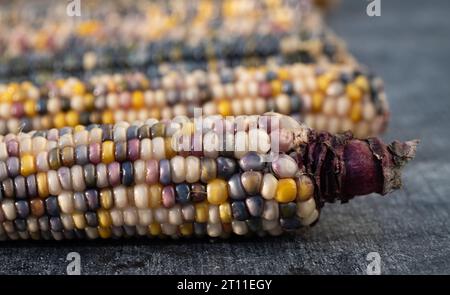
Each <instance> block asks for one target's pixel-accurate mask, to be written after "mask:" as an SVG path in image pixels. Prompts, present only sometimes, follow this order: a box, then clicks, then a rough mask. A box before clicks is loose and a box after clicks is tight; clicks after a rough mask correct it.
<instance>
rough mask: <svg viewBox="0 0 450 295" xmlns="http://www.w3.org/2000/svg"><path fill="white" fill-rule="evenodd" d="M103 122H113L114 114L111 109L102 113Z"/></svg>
mask: <svg viewBox="0 0 450 295" xmlns="http://www.w3.org/2000/svg"><path fill="white" fill-rule="evenodd" d="M102 123H103V124H114V114H113V112H112V111H110V110H107V111H104V112H103V113H102Z"/></svg>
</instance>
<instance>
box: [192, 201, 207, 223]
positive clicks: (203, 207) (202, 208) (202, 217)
mask: <svg viewBox="0 0 450 295" xmlns="http://www.w3.org/2000/svg"><path fill="white" fill-rule="evenodd" d="M195 221H196V222H207V221H208V203H207V202H201V203H197V204H195Z"/></svg>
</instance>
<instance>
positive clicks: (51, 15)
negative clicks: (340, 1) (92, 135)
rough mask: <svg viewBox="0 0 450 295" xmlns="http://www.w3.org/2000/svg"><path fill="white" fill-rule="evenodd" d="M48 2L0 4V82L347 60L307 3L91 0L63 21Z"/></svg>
mask: <svg viewBox="0 0 450 295" xmlns="http://www.w3.org/2000/svg"><path fill="white" fill-rule="evenodd" d="M48 2H49V1H37V2H36V1H33V2H21V3H19V4H12V5H10V8H9V9H8V6H7V5H5V7H2V11H3V10H4V12H3V14H4V15H3V17H0V21H2V23H0V45H2V46H0V60H1V61H2V64H3V66H2V68H1V69H0V77H2V78H5V79H8V78H9V77H11V76H18V75H24V76H28V77H29V76H30V75H34V74H39V72H44V73H45V72H54V71H56V72H60V71H62V72H70V73H72V74H74V73H79V72H83V71H89V70H94V69H111V68H123V67H125V68H126V67H146V66H148V65H149V64H155V63H160V62H162V61H170V62H174V61H180V60H184V61H188V60H190V61H196V62H198V61H202V60H211V59H213V60H218V59H224V60H227V61H228V62H230V63H231V62H233V61H234V62H236V61H237V62H242V59H244V58H248V57H257V58H259V59H263V58H264V57H268V56H273V55H279V54H281V55H284V56H287V57H288V58H292V56H297V57H298V58H299V59H296V60H298V61H303V62H317V61H321V60H324V59H325V60H329V61H331V62H343V59H348V57H345V56H346V55H348V54H347V53H346V50H345V47H344V45H343V44H342V42H341V41H340V40H338V39H337V38H336V37H335V36H334V35H333V34H331V33H330V32H328V30H327V29H326V28H325V25H324V24H323V22H322V19H321V15H320V14H319V13H317V12H316V11H315V10H314V9H311V3H310V2H311V1H309V0H301V1H294V2H293V1H256V0H248V1H234V0H233V1H230V0H224V1H176V0H175V1H168V3H166V1H164V2H163V1H161V2H157V3H149V2H144V1H140V2H138V3H136V2H135V1H134V2H133V5H129V4H125V5H123V3H122V5H119V4H118V3H115V2H113V3H110V2H108V3H104V1H90V3H89V4H86V6H88V7H85V8H84V10H86V11H88V12H89V15H88V16H84V15H83V16H84V17H83V19H82V20H81V21H80V22H74V21H73V19H72V18H70V17H67V15H66V9H65V8H66V7H65V6H66V5H67V3H61V4H60V5H58V4H55V3H54V2H51V3H48ZM46 6H47V7H46ZM43 7H45V8H46V9H45V10H44V11H43V9H42V8H43ZM48 7H51V9H48ZM22 11H27V14H26V15H25V16H24V15H22V14H21V12H22ZM33 11H38V12H39V13H38V14H37V15H36V16H34V17H33V14H32V12H33ZM30 12H31V16H30ZM61 13H62V15H60V14H61ZM46 14H48V15H46Z"/></svg>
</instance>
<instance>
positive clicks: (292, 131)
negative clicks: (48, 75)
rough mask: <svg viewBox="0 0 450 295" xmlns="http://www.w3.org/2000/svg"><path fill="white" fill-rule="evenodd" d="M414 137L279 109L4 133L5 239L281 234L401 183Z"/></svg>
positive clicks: (0, 146)
mask: <svg viewBox="0 0 450 295" xmlns="http://www.w3.org/2000/svg"><path fill="white" fill-rule="evenodd" d="M416 145H417V142H416V141H411V142H406V143H400V142H397V141H396V142H393V143H392V144H390V145H389V146H388V145H385V144H384V143H382V142H381V140H380V139H378V138H371V139H367V140H357V139H353V138H352V136H351V134H349V133H346V134H341V135H336V136H333V135H330V134H328V133H318V132H316V131H314V130H312V129H309V128H307V127H305V126H304V125H300V124H299V123H297V122H296V121H295V120H293V119H292V118H290V117H287V116H282V115H278V114H267V115H263V116H239V117H227V118H223V117H221V116H209V117H206V118H200V119H199V118H196V119H194V120H190V119H187V118H185V117H179V118H177V120H175V121H157V120H156V119H149V120H147V121H146V122H136V123H134V124H129V123H125V122H122V123H118V124H115V125H90V126H87V127H85V126H78V127H76V128H63V129H59V130H58V129H51V130H48V131H33V132H30V133H20V134H18V135H15V134H8V135H6V136H4V137H2V138H1V141H0V180H1V186H0V188H1V189H0V192H1V194H0V204H1V206H0V239H2V240H5V239H12V240H16V239H29V238H31V239H56V240H60V239H73V238H85V237H86V238H89V239H95V238H98V237H101V238H110V237H115V238H117V237H123V236H135V235H137V236H153V237H154V236H161V237H162V236H167V237H172V238H178V237H190V236H205V235H207V236H209V237H228V236H229V235H230V234H232V233H234V234H236V235H252V234H257V235H260V236H263V235H266V234H270V235H279V234H281V233H283V232H286V231H287V232H289V231H294V230H297V229H299V228H302V227H307V226H310V225H313V224H314V223H315V222H317V220H318V218H319V212H320V209H321V207H322V206H323V205H324V204H325V203H327V202H334V201H336V200H340V201H341V202H346V201H348V200H350V199H351V198H353V197H354V196H358V195H365V194H369V193H372V192H376V193H379V194H383V195H384V194H386V193H389V192H391V191H393V190H395V189H398V188H399V187H400V185H401V179H400V169H401V168H402V167H403V166H404V165H405V164H406V162H408V161H409V160H410V159H412V158H413V157H414V155H415V150H416Z"/></svg>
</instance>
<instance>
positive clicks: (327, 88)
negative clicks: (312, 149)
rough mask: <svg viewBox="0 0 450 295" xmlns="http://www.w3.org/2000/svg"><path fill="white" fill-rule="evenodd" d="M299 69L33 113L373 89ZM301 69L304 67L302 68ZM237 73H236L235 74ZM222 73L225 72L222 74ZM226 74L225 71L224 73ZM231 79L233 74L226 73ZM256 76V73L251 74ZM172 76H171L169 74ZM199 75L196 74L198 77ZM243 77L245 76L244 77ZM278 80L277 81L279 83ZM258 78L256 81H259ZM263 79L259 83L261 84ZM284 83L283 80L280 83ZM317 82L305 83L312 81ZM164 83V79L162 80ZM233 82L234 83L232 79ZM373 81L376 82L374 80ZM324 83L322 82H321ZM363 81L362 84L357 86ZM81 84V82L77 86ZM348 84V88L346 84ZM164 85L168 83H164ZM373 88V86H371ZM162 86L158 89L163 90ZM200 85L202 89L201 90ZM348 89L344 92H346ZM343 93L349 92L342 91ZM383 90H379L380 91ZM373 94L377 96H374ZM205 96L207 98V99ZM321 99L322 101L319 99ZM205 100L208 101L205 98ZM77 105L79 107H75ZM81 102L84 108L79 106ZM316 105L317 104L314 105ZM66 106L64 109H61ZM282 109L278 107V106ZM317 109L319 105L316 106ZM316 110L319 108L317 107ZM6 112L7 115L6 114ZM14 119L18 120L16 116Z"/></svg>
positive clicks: (357, 93)
mask: <svg viewBox="0 0 450 295" xmlns="http://www.w3.org/2000/svg"><path fill="white" fill-rule="evenodd" d="M296 67H298V66H297V65H291V66H288V69H287V70H286V72H287V73H289V74H287V75H284V74H277V70H275V71H273V70H270V69H265V70H264V72H263V73H262V75H259V76H258V75H254V74H253V75H252V74H251V72H249V74H247V73H246V70H242V69H239V75H237V74H236V76H238V77H240V78H241V79H243V81H241V80H236V82H233V83H228V84H221V80H220V78H216V79H214V78H212V77H215V76H214V75H218V73H215V72H212V73H209V72H208V73H206V72H204V74H203V75H204V76H205V77H201V75H200V76H199V75H193V76H194V77H196V78H197V79H198V84H195V86H190V88H181V89H178V90H171V89H164V88H163V89H159V90H146V91H145V92H143V91H134V92H128V91H126V92H122V93H120V94H115V93H108V94H107V95H97V96H96V97H95V103H94V101H93V100H94V98H93V95H90V96H89V99H87V98H83V99H81V98H80V97H79V96H74V97H73V99H71V100H70V101H69V102H70V103H71V104H73V105H72V106H71V105H67V104H62V103H59V101H58V99H59V98H50V99H48V100H43V99H42V100H39V101H38V103H36V104H35V108H36V111H35V112H36V113H38V114H45V113H47V112H51V113H54V114H56V113H60V112H61V111H68V110H69V109H72V110H75V111H77V112H81V111H85V110H92V108H94V107H95V108H96V109H97V110H104V109H111V110H116V109H122V110H127V109H130V108H134V109H141V108H142V107H144V106H145V107H146V108H153V107H158V108H162V107H164V106H166V105H176V104H178V103H180V102H184V103H187V102H190V103H196V104H200V103H201V102H202V101H203V99H199V97H197V98H196V97H195V95H194V96H192V95H187V93H190V92H192V91H193V92H195V93H197V94H200V93H199V89H198V88H199V87H200V88H202V89H203V88H204V87H205V86H206V87H207V88H208V89H209V90H208V91H206V93H209V95H211V96H212V98H213V99H219V100H222V99H226V98H229V99H235V98H246V97H251V98H256V97H261V98H269V97H277V96H279V95H280V94H281V93H285V94H287V95H292V94H293V93H294V92H295V93H296V94H297V95H305V94H308V93H309V94H314V96H315V97H317V96H318V94H320V93H321V94H322V96H323V95H327V96H330V97H336V96H339V95H345V96H346V97H348V98H349V100H350V101H359V100H360V99H361V97H362V95H363V94H364V93H366V94H367V93H368V94H371V93H372V92H371V91H370V90H372V87H369V86H368V85H369V82H368V80H367V78H366V77H365V76H363V75H359V76H356V78H355V80H354V83H353V82H351V80H350V78H346V79H341V80H338V81H336V80H335V81H333V80H331V79H338V78H339V75H338V74H334V73H335V72H336V71H338V70H330V72H327V73H326V74H322V75H320V76H316V73H315V72H314V71H311V70H308V71H305V70H300V71H298V70H294V69H296ZM303 67H304V66H303ZM236 71H237V70H236ZM282 71H283V70H278V72H279V73H280V72H282ZM342 71H343V73H342V74H341V75H344V76H348V75H349V74H346V71H347V70H345V71H344V70H342ZM222 72H224V71H222ZM225 72H227V71H225ZM228 72H230V73H231V74H232V75H234V74H233V71H232V70H228ZM254 72H256V73H258V71H254ZM172 73H173V72H172ZM175 73H176V75H171V74H170V73H169V74H168V75H167V77H174V76H175V77H177V79H179V80H177V81H174V82H173V83H170V84H173V85H184V84H185V82H184V81H185V80H189V79H188V78H187V77H189V75H191V74H190V73H188V72H182V73H179V72H175ZM197 73H198V72H196V74H197ZM244 73H245V74H244ZM186 76H187V77H186ZM278 76H279V77H280V79H278ZM258 77H259V78H258ZM261 79H262V81H261ZM281 79H283V80H281ZM315 79H317V82H308V81H315ZM163 80H164V78H163ZM204 80H206V84H204ZM231 80H232V81H233V80H234V79H231ZM374 80H375V79H374ZM323 81H325V82H323ZM360 81H364V82H360ZM80 83H81V82H80ZM347 83H350V84H347ZM166 84H167V83H166ZM372 84H376V83H372ZM164 85H165V84H164V83H162V85H160V86H161V87H164ZM201 85H202V86H201ZM345 87H347V88H345ZM89 88H94V87H89ZM345 89H348V90H347V91H345ZM381 90H382V88H381V89H380V91H381ZM375 94H376V92H375ZM209 95H207V96H209ZM322 96H321V97H322ZM205 98H206V99H208V97H205ZM61 101H66V99H62V100H61ZM314 101H315V102H316V101H320V100H319V99H315V100H314ZM77 102H79V103H77ZM82 102H83V103H84V104H86V105H85V106H83V105H82ZM317 104H318V103H317V102H316V103H315V105H317ZM65 105H67V106H66V107H64V106H65ZM279 105H281V103H279ZM6 106H7V105H5V108H3V109H5V112H1V110H2V107H1V104H0V115H4V116H5V118H9V117H10V116H12V117H15V115H14V114H15V113H16V112H12V113H11V112H10V111H9V109H10V106H9V105H8V107H6ZM319 106H320V104H319ZM319 106H318V107H319ZM318 107H316V109H317V108H318ZM6 109H8V111H6ZM17 115H19V116H18V117H21V116H23V115H25V113H24V112H17ZM16 117H17V116H16Z"/></svg>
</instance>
